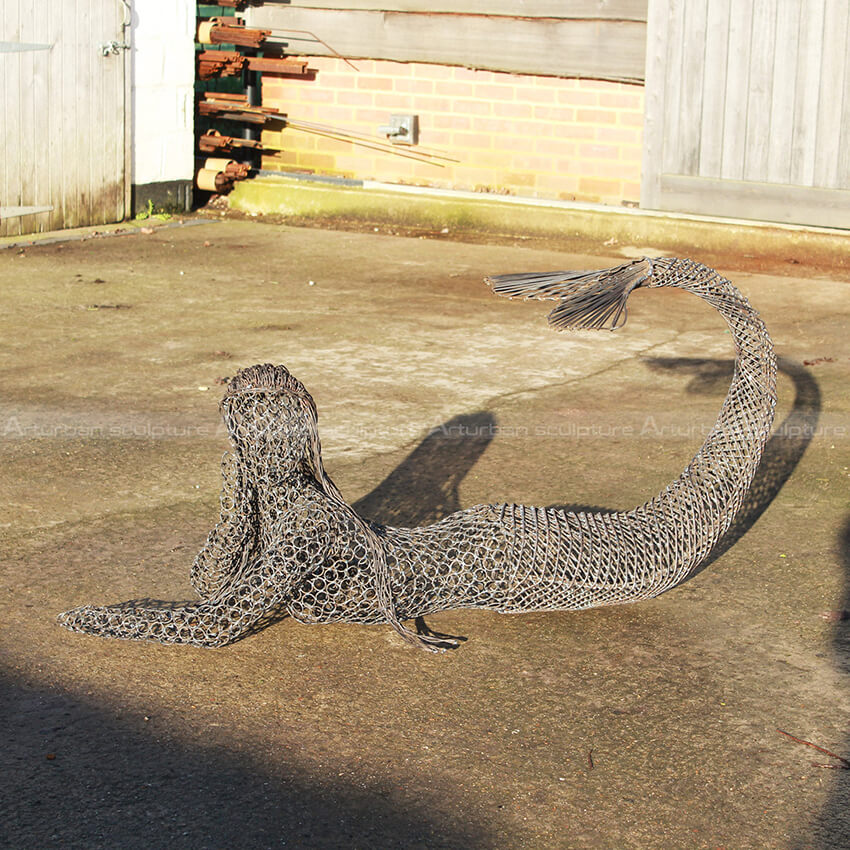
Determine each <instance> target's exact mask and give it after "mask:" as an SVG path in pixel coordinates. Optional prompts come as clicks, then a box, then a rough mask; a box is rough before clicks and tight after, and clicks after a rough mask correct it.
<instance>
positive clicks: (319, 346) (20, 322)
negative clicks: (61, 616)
mask: <svg viewBox="0 0 850 850" xmlns="http://www.w3.org/2000/svg"><path fill="white" fill-rule="evenodd" d="M572 250H575V249H572ZM601 250H603V251H604V250H607V249H606V248H604V247H603V248H602V249H601ZM570 251H571V245H570V243H569V241H566V240H565V241H564V242H563V243H562V244H561V245H548V246H547V247H537V248H529V247H527V246H523V245H521V244H513V243H512V242H511V241H510V240H507V241H502V243H501V244H489V245H488V244H459V243H454V242H448V241H434V240H429V239H417V238H404V237H393V236H387V235H383V234H381V233H374V232H365V233H364V232H338V231H337V232H334V231H325V230H319V229H306V228H301V229H295V228H289V227H285V226H276V225H268V224H257V223H251V222H248V221H224V222H223V223H218V224H213V223H209V224H204V225H201V226H197V227H187V228H161V229H154V230H153V232H148V233H146V232H141V231H138V232H135V233H134V234H132V235H125V236H116V237H112V238H104V239H92V240H89V241H82V242H73V243H67V244H46V245H42V246H36V247H31V248H25V249H10V250H6V251H3V252H0V284H2V292H3V310H2V313H0V327H2V337H1V338H2V344H1V345H2V347H0V387H2V396H0V406H2V410H0V428H2V433H3V439H2V442H1V443H0V452H2V455H0V456H1V457H2V478H1V479H0V486H2V498H3V503H4V504H5V512H4V517H3V520H2V524H0V526H1V527H0V533H2V540H3V555H2V573H3V582H2V587H3V596H2V612H0V623H2V626H0V641H2V667H3V670H2V677H3V686H2V703H3V713H2V725H3V728H4V732H5V737H6V742H5V743H4V746H3V759H2V760H3V762H5V766H4V768H3V773H2V775H3V782H4V784H5V785H6V788H5V789H4V798H5V802H4V805H3V806H2V807H0V812H2V814H0V818H2V824H0V844H2V846H6V847H12V848H46V847H57V848H110V850H112V848H122V850H126V849H127V848H142V847H144V848H150V847H166V846H169V847H172V846H181V847H187V848H243V847H244V848H272V847H294V848H337V847H339V848H342V847H345V848H402V847H403V848H429V850H430V848H437V847H445V848H475V850H478V848H500V850H504V848H670V847H675V848H691V847H693V848H736V850H737V849H738V848H793V849H794V850H800V848H827V847H834V848H839V847H847V846H848V844H850V810H848V807H847V803H848V800H850V771H848V770H844V769H837V768H840V767H841V762H840V761H838V760H837V759H834V758H831V757H829V756H828V755H825V754H823V753H820V752H818V751H816V750H814V749H812V748H810V747H807V746H805V745H803V744H799V743H795V742H794V741H792V740H790V739H789V738H787V737H785V736H783V735H781V734H780V733H779V732H778V731H777V729H782V730H785V731H786V732H788V733H790V734H791V735H794V736H796V737H798V738H801V739H804V740H807V741H810V742H814V743H816V744H818V745H819V746H821V747H824V748H826V749H829V750H831V751H832V752H834V753H836V754H838V755H840V756H843V757H844V758H850V737H848V735H849V734H850V733H848V717H850V630H848V624H850V621H848V620H846V619H845V620H839V619H838V618H839V616H840V615H839V614H835V613H833V614H832V616H831V619H824V618H823V617H822V614H823V613H824V612H839V611H842V610H844V609H850V512H848V500H847V491H848V483H850V470H848V467H850V430H848V429H850V409H849V408H850V390H848V385H850V384H848V378H850V353H848V349H847V343H846V323H847V313H848V306H850V289H848V281H847V280H846V271H845V272H840V271H836V273H835V274H834V275H832V276H831V275H830V274H829V272H828V270H826V271H824V269H823V268H821V267H819V268H818V269H817V271H816V272H813V271H812V270H811V269H810V268H809V267H807V266H806V265H805V263H796V264H793V265H789V264H787V263H785V259H786V258H783V257H781V256H777V257H775V258H773V259H774V260H775V263H774V262H772V260H771V258H769V257H767V258H764V259H765V263H764V268H765V269H766V270H768V271H767V272H763V273H753V271H752V269H751V266H750V267H746V266H739V265H736V257H735V255H734V254H730V255H729V256H728V258H727V261H726V262H725V263H724V265H723V266H721V271H724V272H725V273H727V274H728V276H730V277H732V278H733V279H734V280H735V281H736V282H737V283H738V284H739V285H740V287H741V288H742V289H743V290H744V291H745V293H746V294H747V295H748V296H749V297H750V299H751V300H752V302H753V303H754V304H755V305H756V306H757V307H758V308H759V310H760V311H761V312H762V314H763V316H764V318H765V320H766V322H767V325H768V327H769V328H770V329H771V331H772V334H773V337H774V340H775V342H776V345H777V349H778V351H779V353H780V355H781V376H780V386H779V390H780V408H779V412H778V416H777V426H776V427H777V431H776V434H775V436H774V438H773V439H772V440H771V442H770V443H769V446H768V450H767V453H766V457H765V463H764V466H763V467H762V470H761V472H760V474H759V476H758V480H757V483H756V486H755V488H754V490H753V494H752V498H751V499H750V501H749V503H748V505H747V506H746V508H745V510H744V515H743V517H742V519H741V522H740V523H739V524H738V526H737V529H736V534H735V535H734V536H733V537H732V538H731V539H729V540H727V541H726V545H724V546H722V547H721V550H720V551H719V552H718V553H717V554H716V555H715V557H714V559H713V561H712V563H710V565H709V566H708V568H707V569H705V570H703V571H702V572H701V573H699V574H698V575H697V576H696V577H695V578H693V579H692V580H691V581H689V582H688V583H686V584H685V585H683V586H681V587H679V588H676V589H674V590H672V591H670V592H669V593H667V594H666V595H664V596H663V597H661V598H659V599H657V600H653V601H650V602H646V603H642V604H639V605H632V606H622V607H614V608H607V609H606V608H602V609H595V610H591V611H586V612H582V613H548V614H529V615H515V616H506V615H498V614H495V613H488V612H475V611H460V612H449V613H445V614H442V615H438V616H434V617H433V618H432V619H431V621H430V623H429V625H431V627H432V628H436V629H439V630H441V631H446V632H450V633H452V634H462V635H465V636H467V637H468V641H467V642H466V643H465V644H464V645H463V646H462V648H460V649H459V650H458V651H456V652H453V653H447V654H444V655H439V656H434V655H430V654H426V653H424V652H421V651H418V650H416V649H413V648H411V647H409V646H408V645H406V644H404V643H403V642H402V641H401V640H400V639H399V638H398V637H397V636H396V635H395V634H394V633H393V632H392V630H391V629H390V628H389V627H384V626H370V627H364V626H355V625H338V626H313V627H308V626H304V625H300V624H298V623H297V622H294V621H291V620H284V621H282V622H279V623H277V624H276V625H274V626H271V627H270V628H268V629H266V630H265V631H262V632H261V633H259V634H256V635H254V636H252V637H250V638H248V639H246V640H243V641H241V642H239V643H237V644H235V645H233V646H231V647H227V648H224V649H220V650H202V649H196V648H191V647H175V646H160V645H156V644H143V643H132V642H123V641H109V640H105V639H100V638H94V637H89V636H82V635H78V634H72V633H70V632H67V631H65V630H63V629H61V628H60V627H59V626H57V625H56V623H55V615H56V614H57V613H59V612H60V611H62V610H65V609H68V608H71V607H74V606H77V605H80V604H84V603H89V602H95V603H102V602H117V601H121V600H125V599H131V598H141V597H148V596H150V597H154V598H159V599H185V598H188V597H191V596H192V592H191V589H190V587H189V583H188V569H189V565H190V563H191V561H192V558H193V556H194V554H195V552H196V551H197V549H198V548H199V547H200V545H201V544H202V542H203V541H204V539H205V536H206V534H207V531H208V530H209V528H210V527H211V526H212V524H213V523H214V522H215V520H216V518H217V512H218V501H217V499H218V486H219V471H218V464H219V458H220V456H221V453H222V451H224V450H225V449H226V447H227V443H226V438H225V434H224V432H223V429H222V428H221V427H220V423H219V419H218V413H217V403H218V399H219V397H220V395H221V392H222V386H221V383H222V381H223V379H224V378H225V377H226V376H230V375H232V374H233V373H234V372H235V370H236V369H237V368H239V367H241V366H245V365H249V364H252V363H256V362H267V361H270V362H275V363H284V364H286V365H287V366H288V367H290V369H291V370H292V372H293V373H294V374H295V375H296V376H298V377H299V378H300V379H301V380H302V381H303V382H304V383H305V384H306V386H307V387H308V389H310V391H311V392H312V393H313V395H314V397H315V399H316V402H317V405H318V409H319V414H320V428H321V433H322V439H323V445H324V454H325V461H326V466H327V468H328V471H329V473H330V474H331V476H332V477H333V478H334V479H335V480H336V482H337V484H338V485H339V486H340V488H341V490H342V492H343V493H344V494H345V495H346V497H347V498H348V499H349V500H350V501H351V502H353V503H355V504H356V505H357V507H358V508H359V509H360V510H361V512H363V513H365V514H367V515H368V516H370V517H372V518H375V519H377V520H382V521H385V522H391V523H394V524H415V523H423V522H427V521H430V520H433V519H435V518H436V517H439V516H441V515H444V514H445V513H447V512H450V511H452V510H455V509H457V508H458V507H461V506H463V507H465V506H470V505H473V504H476V503H486V502H496V501H501V500H510V501H522V502H526V503H533V504H544V505H546V504H581V505H596V506H601V507H609V508H629V507H632V506H634V505H636V504H638V503H640V502H642V501H644V500H645V499H647V498H648V497H650V496H651V495H653V494H654V493H655V492H656V491H658V490H659V489H661V488H662V487H663V486H664V485H665V484H666V483H667V482H668V481H669V480H671V479H672V478H673V477H675V476H676V475H677V474H678V472H679V471H680V470H681V468H682V467H683V466H684V465H685V463H686V462H687V461H688V460H689V458H690V457H691V455H692V454H693V452H694V451H695V450H696V448H697V447H698V445H699V443H700V442H701V439H702V436H701V435H702V432H703V430H704V429H705V428H707V427H710V425H711V423H712V422H713V419H714V417H715V415H716V413H717V411H718V410H719V407H720V404H721V402H722V400H723V397H724V394H725V390H726V387H727V386H728V381H729V378H730V374H731V372H730V370H731V357H732V352H731V347H730V339H729V336H728V334H727V333H726V332H725V330H724V328H723V326H722V323H721V321H720V319H719V317H718V316H717V315H715V314H713V313H712V311H711V310H710V309H709V308H708V307H707V306H706V305H705V304H703V303H702V302H700V301H699V300H698V299H696V298H693V297H691V296H689V295H687V294H685V293H679V292H673V291H661V292H658V291H653V292H646V291H640V292H638V293H636V294H635V296H633V299H632V304H631V317H630V321H629V324H628V325H627V326H626V327H625V328H624V329H623V330H622V331H620V332H619V333H617V334H583V335H567V334H555V333H553V332H551V331H549V330H548V328H547V327H546V323H545V313H546V309H545V307H546V305H541V304H539V303H536V304H535V303H511V302H509V301H506V300H503V299H499V298H495V297H493V295H492V294H491V293H490V292H489V291H488V290H487V288H486V287H485V286H484V285H483V284H482V282H481V279H482V277H483V276H484V275H486V274H489V273H500V272H508V271H523V270H529V269H547V268H549V269H552V268H594V267H605V266H608V265H613V264H616V263H619V262H622V256H621V255H619V254H617V253H616V252H614V250H613V249H611V254H610V255H609V256H596V257H592V256H582V255H577V254H574V253H570ZM694 256H695V258H696V259H700V257H699V254H698V253H696V252H695V254H694ZM783 263H785V265H783ZM742 268H747V269H748V270H746V271H741V269H742ZM780 272H781V273H780ZM842 276H844V277H845V279H842ZM824 765H827V766H824ZM829 768H836V769H829Z"/></svg>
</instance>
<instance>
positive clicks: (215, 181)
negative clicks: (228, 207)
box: [195, 157, 251, 195]
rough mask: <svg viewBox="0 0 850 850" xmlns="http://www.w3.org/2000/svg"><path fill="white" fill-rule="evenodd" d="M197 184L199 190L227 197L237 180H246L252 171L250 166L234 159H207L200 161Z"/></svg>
mask: <svg viewBox="0 0 850 850" xmlns="http://www.w3.org/2000/svg"><path fill="white" fill-rule="evenodd" d="M198 165H199V167H198V169H197V171H196V174H195V182H196V183H197V184H198V188H199V189H203V190H205V191H207V192H216V193H218V194H219V195H226V194H227V193H228V192H229V191H230V190H231V189H232V188H233V184H234V183H235V182H236V181H237V180H244V179H245V178H246V177H247V176H248V172H249V171H250V170H251V168H250V166H248V165H245V164H244V163H242V162H236V160H233V159H225V158H222V157H207V159H204V160H199V161H198Z"/></svg>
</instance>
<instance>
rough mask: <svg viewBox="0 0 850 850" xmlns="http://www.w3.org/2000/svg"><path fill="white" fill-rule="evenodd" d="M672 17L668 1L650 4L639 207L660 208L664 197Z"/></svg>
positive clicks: (661, 0) (647, 29)
mask: <svg viewBox="0 0 850 850" xmlns="http://www.w3.org/2000/svg"><path fill="white" fill-rule="evenodd" d="M669 29H670V16H669V15H668V13H667V3H666V2H665V0H649V9H648V17H647V25H646V70H645V76H646V87H645V94H644V117H643V157H642V165H641V181H640V205H641V206H642V207H644V208H646V209H655V208H657V206H658V204H659V202H660V195H661V183H660V178H661V171H662V168H661V163H662V159H663V156H664V127H665V121H666V117H667V82H668V76H667V44H668V40H669V39H668V33H669Z"/></svg>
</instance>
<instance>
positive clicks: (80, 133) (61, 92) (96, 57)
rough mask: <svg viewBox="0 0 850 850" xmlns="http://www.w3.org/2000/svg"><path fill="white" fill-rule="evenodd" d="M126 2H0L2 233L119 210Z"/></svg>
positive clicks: (80, 221) (91, 219) (116, 214)
mask: <svg viewBox="0 0 850 850" xmlns="http://www.w3.org/2000/svg"><path fill="white" fill-rule="evenodd" d="M130 14H131V13H130V8H129V4H128V3H125V2H124V0H0V235H16V234H25V233H35V232H39V231H43V230H54V229H59V228H67V227H77V226H82V225H88V224H103V223H107V222H113V221H119V220H121V219H122V218H123V217H124V212H125V198H126V194H127V192H126V180H125V176H126V173H127V168H126V161H127V156H126V150H127V144H126V132H125V130H126V125H125V122H126V120H127V118H126V116H127V112H128V110H127V104H126V103H125V80H126V79H127V71H126V66H127V62H128V59H127V57H128V51H127V50H126V49H125V46H124V45H125V38H129V33H130V26H129V24H130Z"/></svg>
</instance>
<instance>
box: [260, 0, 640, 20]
mask: <svg viewBox="0 0 850 850" xmlns="http://www.w3.org/2000/svg"><path fill="white" fill-rule="evenodd" d="M647 2H648V0H487V2H486V3H481V0H457V2H449V0H292V2H290V0H266V5H269V6H274V5H279V6H284V5H285V6H288V7H289V8H302V9H338V10H345V11H368V12H446V13H455V14H463V15H480V14H487V15H506V16H508V17H511V18H568V19H577V18H603V19H608V20H619V21H646V7H647Z"/></svg>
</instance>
